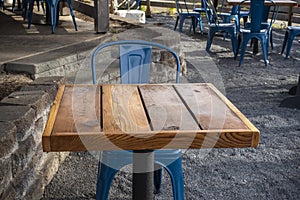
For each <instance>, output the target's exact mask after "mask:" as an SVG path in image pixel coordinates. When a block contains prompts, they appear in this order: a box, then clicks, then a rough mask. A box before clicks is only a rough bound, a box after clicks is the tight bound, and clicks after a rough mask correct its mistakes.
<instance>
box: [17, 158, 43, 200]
mask: <svg viewBox="0 0 300 200" xmlns="http://www.w3.org/2000/svg"><path fill="white" fill-rule="evenodd" d="M35 177H36V174H35V171H34V168H33V167H32V165H31V163H30V165H29V166H27V167H26V168H24V169H23V171H22V172H21V173H19V174H17V176H16V177H15V178H14V179H13V181H12V186H13V188H14V189H15V199H25V198H24V197H25V195H26V193H27V191H28V188H29V187H30V186H31V185H32V184H33V183H34V181H35ZM37 187H38V186H37Z"/></svg>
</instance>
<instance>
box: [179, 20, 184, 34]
mask: <svg viewBox="0 0 300 200" xmlns="http://www.w3.org/2000/svg"><path fill="white" fill-rule="evenodd" d="M184 20H185V17H183V16H181V17H180V19H179V32H180V33H182V27H183V22H184Z"/></svg>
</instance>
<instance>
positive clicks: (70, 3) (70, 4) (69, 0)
mask: <svg viewBox="0 0 300 200" xmlns="http://www.w3.org/2000/svg"><path fill="white" fill-rule="evenodd" d="M68 4H69V8H70V12H71V16H72V19H73V24H74V26H75V30H76V31H78V29H77V23H76V21H75V15H74V12H73V7H72V2H71V0H68Z"/></svg>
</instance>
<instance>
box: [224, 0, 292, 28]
mask: <svg viewBox="0 0 300 200" xmlns="http://www.w3.org/2000/svg"><path fill="white" fill-rule="evenodd" d="M273 1H274V3H275V4H276V5H278V6H288V7H289V13H288V26H291V25H292V8H293V6H296V5H297V2H296V1H291V0H273ZM227 2H228V4H229V5H239V4H240V3H241V2H242V0H227ZM265 5H272V4H271V3H270V2H265Z"/></svg>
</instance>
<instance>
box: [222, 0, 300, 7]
mask: <svg viewBox="0 0 300 200" xmlns="http://www.w3.org/2000/svg"><path fill="white" fill-rule="evenodd" d="M273 1H274V3H276V4H277V5H278V6H295V5H297V2H296V1H291V0H273ZM241 2H242V0H227V3H228V4H229V5H238V4H240V3H241ZM265 4H266V5H271V3H269V2H267V1H266V2H265Z"/></svg>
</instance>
